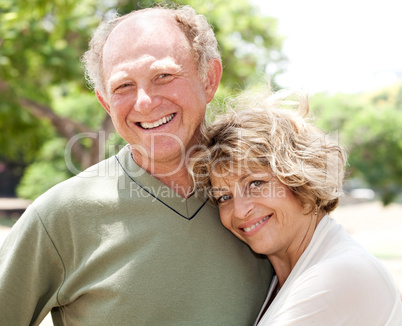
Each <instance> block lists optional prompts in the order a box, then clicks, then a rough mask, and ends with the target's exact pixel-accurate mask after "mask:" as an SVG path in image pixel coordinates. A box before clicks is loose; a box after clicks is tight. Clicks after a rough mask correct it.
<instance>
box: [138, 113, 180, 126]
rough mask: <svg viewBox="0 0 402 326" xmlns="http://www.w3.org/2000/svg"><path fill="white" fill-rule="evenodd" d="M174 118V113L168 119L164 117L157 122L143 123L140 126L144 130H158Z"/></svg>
mask: <svg viewBox="0 0 402 326" xmlns="http://www.w3.org/2000/svg"><path fill="white" fill-rule="evenodd" d="M173 117H174V113H173V114H171V115H169V116H167V117H163V118H162V119H160V120H158V121H155V122H141V123H140V126H141V127H142V128H144V129H152V128H156V127H159V126H161V125H164V124H165V123H168V122H169V121H170V120H172V119H173Z"/></svg>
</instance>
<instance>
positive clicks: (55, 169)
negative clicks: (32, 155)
mask: <svg viewBox="0 0 402 326" xmlns="http://www.w3.org/2000/svg"><path fill="white" fill-rule="evenodd" d="M65 145H66V140H64V139H62V138H53V139H52V140H49V141H48V142H46V143H45V144H44V146H43V147H42V148H41V150H40V152H39V154H38V156H37V160H36V161H35V162H34V163H32V164H31V165H30V166H29V167H28V168H27V169H26V170H25V173H24V176H23V178H22V180H21V182H20V184H19V185H18V188H17V195H18V196H19V197H21V198H26V199H31V200H34V199H35V198H36V197H37V196H39V195H40V194H42V193H44V192H45V191H46V190H48V189H49V188H51V187H53V186H54V185H56V184H58V183H60V182H62V181H64V180H66V179H68V178H69V177H71V176H72V173H71V172H69V171H68V169H66V164H65V162H64V151H60V149H61V148H62V149H64V148H65Z"/></svg>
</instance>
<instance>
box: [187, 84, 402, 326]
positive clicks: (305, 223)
mask: <svg viewBox="0 0 402 326" xmlns="http://www.w3.org/2000/svg"><path fill="white" fill-rule="evenodd" d="M239 103H240V107H241V108H240V109H239V108H237V109H236V110H232V113H229V114H227V115H224V116H222V117H220V118H219V119H218V120H217V121H216V122H215V123H214V124H213V125H212V126H211V127H209V128H207V130H205V132H204V140H203V143H202V145H203V146H201V149H200V150H199V151H198V152H197V153H196V154H195V155H194V156H193V157H192V160H191V163H190V168H191V170H192V173H193V178H194V181H195V184H196V187H197V188H203V189H204V190H207V191H208V193H209V194H210V197H211V198H212V200H213V201H214V202H215V203H216V204H217V205H218V207H219V211H220V218H221V221H222V224H223V225H224V226H225V227H226V228H227V229H229V230H230V231H231V232H233V233H234V235H236V236H237V237H238V238H239V239H241V240H242V241H244V242H246V243H247V244H248V245H249V246H250V247H251V248H252V249H253V250H254V251H255V252H256V253H259V254H264V255H266V256H267V257H268V259H269V260H270V262H271V263H272V266H273V268H274V270H275V274H276V276H275V277H274V278H273V280H272V282H271V285H270V288H269V291H268V294H267V298H266V301H265V304H264V306H263V307H262V309H261V312H260V315H259V317H258V319H257V321H256V324H257V323H258V326H262V325H264V326H265V325H269V326H274V325H298V326H299V325H300V326H301V325H343V326H344V325H350V326H352V325H353V326H356V325H365V326H368V325H378V326H380V325H381V326H384V325H395V326H396V325H402V305H401V302H400V298H399V294H398V291H397V289H396V286H395V284H394V282H393V280H392V277H391V275H390V274H389V273H388V272H387V270H386V269H385V268H384V267H383V265H382V264H381V263H380V262H379V261H378V260H377V259H376V258H375V257H373V256H372V255H371V254H370V253H369V252H368V251H366V250H365V249H364V248H362V247H361V246H360V245H359V244H358V243H357V242H356V241H354V240H353V239H352V238H351V237H350V236H349V235H348V234H347V233H346V231H345V230H344V229H343V228H342V226H341V225H339V224H337V223H336V222H335V221H334V220H333V219H332V218H331V217H330V216H329V213H330V212H331V211H333V210H334V209H335V208H336V206H337V205H338V202H339V196H340V195H341V184H342V181H343V175H344V165H345V155H344V151H343V150H342V148H341V147H340V146H338V145H337V143H336V142H334V141H333V140H331V139H330V138H329V137H328V136H327V135H325V134H324V133H323V132H322V131H320V130H319V129H318V128H316V127H315V126H314V125H313V124H312V123H311V122H310V121H309V119H308V116H309V104H308V100H307V97H306V96H303V95H301V94H297V93H293V94H292V95H291V96H290V95H289V94H287V93H286V92H278V93H276V94H274V95H271V96H270V97H268V98H264V99H258V98H257V99H254V100H253V101H251V100H250V98H249V99H247V100H246V101H244V100H243V101H239ZM295 104H296V107H297V109H295V108H294V107H293V106H294V105H295ZM237 106H239V104H237Z"/></svg>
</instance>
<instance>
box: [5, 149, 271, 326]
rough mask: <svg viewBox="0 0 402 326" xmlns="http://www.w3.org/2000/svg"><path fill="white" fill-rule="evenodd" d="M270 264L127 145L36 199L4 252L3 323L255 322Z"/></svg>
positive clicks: (210, 209)
mask: <svg viewBox="0 0 402 326" xmlns="http://www.w3.org/2000/svg"><path fill="white" fill-rule="evenodd" d="M271 275H272V271H271V267H270V265H269V264H268V262H267V260H266V259H263V258H260V257H256V256H255V255H254V254H252V253H251V251H250V249H249V248H248V247H247V246H246V245H244V244H243V243H241V242H240V241H239V240H237V239H236V238H235V237H234V236H233V235H232V234H231V233H230V232H229V231H227V230H226V229H224V228H223V227H222V226H221V224H220V221H219V217H218V212H217V210H216V208H215V207H213V206H212V205H211V204H210V203H207V202H205V199H204V198H201V199H199V198H196V196H193V197H191V198H189V199H183V198H182V197H180V196H178V195H177V194H176V193H175V192H173V191H172V190H171V189H169V188H167V187H166V186H165V185H164V184H162V183H161V182H159V181H158V180H157V179H155V178H153V177H152V176H150V175H149V174H147V173H146V172H145V171H144V170H142V169H141V168H139V167H138V166H137V165H136V164H135V163H134V162H133V160H132V159H131V157H130V151H129V149H128V148H127V147H125V148H124V149H123V150H122V151H120V153H119V154H118V155H117V156H116V157H111V158H109V159H107V160H105V161H103V162H101V163H99V164H97V165H95V166H93V167H92V168H90V169H88V170H86V171H84V172H82V173H81V174H79V175H77V176H76V177H74V178H71V179H70V180H67V181H65V182H63V183H61V184H59V185H57V186H56V187H54V188H52V189H51V190H49V191H48V192H46V193H45V194H44V195H42V196H41V197H39V198H38V199H37V200H36V201H35V202H34V203H33V204H32V205H31V206H30V207H29V208H28V209H27V211H26V212H25V213H24V215H23V216H22V217H21V218H20V220H19V221H18V222H17V223H16V224H15V226H14V227H13V229H12V230H11V232H10V235H9V236H8V238H7V239H6V241H5V242H4V244H3V246H2V248H1V249H0V325H3V326H6V325H18V326H23V325H31V324H32V325H38V324H39V323H40V321H41V320H42V319H43V318H44V317H45V316H46V314H47V313H48V312H49V311H52V317H53V320H54V324H55V325H69V326H74V325H80V326H82V325H85V326H89V325H94V326H95V325H96V326H100V325H115V326H122V325H174V326H178V325H205V326H212V325H219V326H222V325H228V326H234V325H252V324H253V322H254V320H255V318H256V316H257V314H258V311H259V309H260V307H261V305H262V303H263V301H264V298H265V296H266V294H267V289H268V285H269V282H270V280H271Z"/></svg>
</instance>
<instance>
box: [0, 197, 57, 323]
mask: <svg viewBox="0 0 402 326" xmlns="http://www.w3.org/2000/svg"><path fill="white" fill-rule="evenodd" d="M63 279H64V266H63V262H62V260H61V258H60V256H59V253H58V251H57V249H56V248H55V246H54V244H53V241H52V239H51V238H50V237H49V235H48V232H47V230H46V228H45V226H44V224H43V223H42V221H41V219H40V217H39V216H38V214H37V213H36V212H35V209H34V208H33V207H32V205H31V206H30V207H29V208H28V209H27V211H26V212H25V213H24V214H23V216H22V217H21V218H20V219H19V220H18V221H17V223H16V224H15V225H14V227H13V228H12V229H11V231H10V233H9V235H8V236H7V238H6V239H5V241H4V243H3V245H2V247H1V248H0V324H1V325H38V324H39V323H40V322H41V321H42V320H43V319H44V317H45V316H46V314H47V313H48V312H49V311H50V310H51V309H52V307H54V306H58V302H57V291H58V289H59V288H60V286H61V284H62V282H63Z"/></svg>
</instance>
